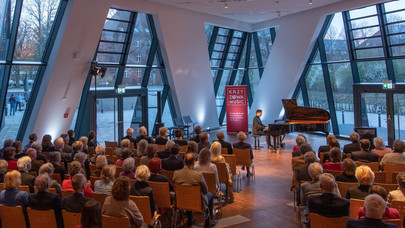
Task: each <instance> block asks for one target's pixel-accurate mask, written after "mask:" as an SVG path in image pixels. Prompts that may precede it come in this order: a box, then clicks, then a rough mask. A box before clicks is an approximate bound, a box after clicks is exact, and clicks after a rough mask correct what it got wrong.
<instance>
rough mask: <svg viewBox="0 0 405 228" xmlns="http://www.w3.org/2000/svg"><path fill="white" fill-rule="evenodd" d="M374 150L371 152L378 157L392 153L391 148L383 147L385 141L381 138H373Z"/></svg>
mask: <svg viewBox="0 0 405 228" xmlns="http://www.w3.org/2000/svg"><path fill="white" fill-rule="evenodd" d="M373 144H374V147H375V148H374V149H372V150H371V152H373V153H375V154H378V155H379V156H384V155H385V154H389V153H392V150H391V148H389V147H385V141H384V139H383V138H381V137H375V138H374V139H373Z"/></svg>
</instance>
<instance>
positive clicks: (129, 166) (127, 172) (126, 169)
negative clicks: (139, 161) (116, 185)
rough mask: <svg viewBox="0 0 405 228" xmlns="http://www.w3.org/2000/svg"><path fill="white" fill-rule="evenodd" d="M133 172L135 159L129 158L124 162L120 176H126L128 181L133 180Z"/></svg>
mask: <svg viewBox="0 0 405 228" xmlns="http://www.w3.org/2000/svg"><path fill="white" fill-rule="evenodd" d="M134 170H135V159H134V158H131V157H129V158H127V159H125V160H124V163H123V165H122V172H121V173H120V176H126V177H129V179H135V173H134Z"/></svg>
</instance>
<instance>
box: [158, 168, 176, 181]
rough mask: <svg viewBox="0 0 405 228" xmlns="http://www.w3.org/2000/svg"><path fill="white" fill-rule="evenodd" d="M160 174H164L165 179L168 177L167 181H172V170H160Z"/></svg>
mask: <svg viewBox="0 0 405 228" xmlns="http://www.w3.org/2000/svg"><path fill="white" fill-rule="evenodd" d="M160 174H162V175H163V176H166V177H167V179H169V181H171V182H172V181H173V175H174V171H169V170H164V169H162V170H160Z"/></svg>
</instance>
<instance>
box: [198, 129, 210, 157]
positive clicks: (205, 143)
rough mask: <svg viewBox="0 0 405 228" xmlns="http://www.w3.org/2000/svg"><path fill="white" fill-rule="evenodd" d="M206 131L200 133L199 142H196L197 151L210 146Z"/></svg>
mask: <svg viewBox="0 0 405 228" xmlns="http://www.w3.org/2000/svg"><path fill="white" fill-rule="evenodd" d="M210 146H211V145H210V143H209V141H208V134H207V133H200V142H199V143H198V153H200V151H201V150H202V149H204V148H210Z"/></svg>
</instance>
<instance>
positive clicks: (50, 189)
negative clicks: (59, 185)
mask: <svg viewBox="0 0 405 228" xmlns="http://www.w3.org/2000/svg"><path fill="white" fill-rule="evenodd" d="M48 191H49V192H50V193H56V188H48ZM34 192H35V193H37V192H38V189H37V186H34Z"/></svg>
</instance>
